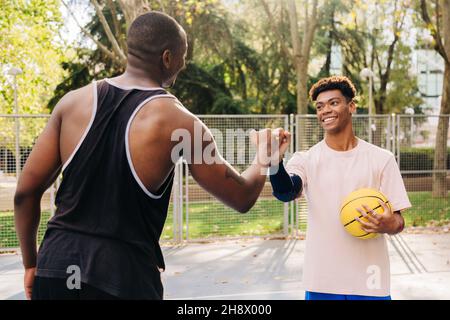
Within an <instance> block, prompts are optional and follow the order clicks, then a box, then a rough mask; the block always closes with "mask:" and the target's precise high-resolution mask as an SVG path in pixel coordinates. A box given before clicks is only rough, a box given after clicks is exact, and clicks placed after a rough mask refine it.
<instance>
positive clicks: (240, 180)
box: [225, 161, 268, 213]
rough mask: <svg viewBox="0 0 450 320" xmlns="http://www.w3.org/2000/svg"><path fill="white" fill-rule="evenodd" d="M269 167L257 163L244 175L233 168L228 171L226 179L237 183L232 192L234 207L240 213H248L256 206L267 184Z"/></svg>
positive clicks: (254, 162)
mask: <svg viewBox="0 0 450 320" xmlns="http://www.w3.org/2000/svg"><path fill="white" fill-rule="evenodd" d="M267 170H268V166H265V165H262V164H260V163H258V162H257V161H253V163H252V164H251V165H250V166H249V167H248V168H247V169H246V170H245V171H244V172H243V173H242V174H239V173H238V172H237V171H236V170H234V168H232V167H231V166H230V167H228V168H227V170H226V173H225V174H226V177H227V178H230V179H233V180H234V181H235V182H237V185H236V188H234V190H232V191H231V192H232V193H233V196H232V198H234V200H232V201H231V203H230V204H232V207H233V208H235V209H236V210H237V211H239V212H242V213H243V212H247V211H248V210H250V208H251V207H253V205H254V204H255V202H256V200H257V199H258V197H259V194H260V193H261V191H262V189H263V187H264V184H265V182H266V177H267V175H266V173H267Z"/></svg>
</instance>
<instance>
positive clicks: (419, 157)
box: [400, 148, 450, 171]
mask: <svg viewBox="0 0 450 320" xmlns="http://www.w3.org/2000/svg"><path fill="white" fill-rule="evenodd" d="M447 153H448V156H447V169H450V148H449V149H448V151H447ZM433 163H434V149H433V148H420V149H419V148H402V149H400V170H408V171H409V170H433Z"/></svg>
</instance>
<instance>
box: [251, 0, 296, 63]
mask: <svg viewBox="0 0 450 320" xmlns="http://www.w3.org/2000/svg"><path fill="white" fill-rule="evenodd" d="M259 2H260V3H261V5H262V6H263V8H264V11H265V12H266V14H267V17H268V18H269V25H270V28H271V29H272V31H273V32H274V33H275V35H276V36H277V37H278V38H279V39H280V45H281V50H282V51H283V52H284V54H285V55H286V57H289V58H290V59H292V53H291V51H290V50H289V48H288V47H287V46H286V44H285V41H283V40H284V38H283V35H282V34H281V33H280V31H279V30H278V28H277V27H275V25H274V21H275V20H274V17H273V15H272V13H271V11H270V9H269V6H268V4H267V2H266V1H264V0H259Z"/></svg>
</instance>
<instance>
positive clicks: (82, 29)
mask: <svg viewBox="0 0 450 320" xmlns="http://www.w3.org/2000/svg"><path fill="white" fill-rule="evenodd" d="M61 2H62V4H63V5H64V6H65V7H66V8H67V11H68V12H69V14H70V15H71V16H72V18H73V19H74V21H75V23H76V24H77V26H78V27H79V28H80V30H81V31H82V32H83V33H84V34H85V35H86V36H87V37H88V38H89V39H91V40H92V41H94V43H95V44H96V45H97V47H98V48H99V49H100V50H101V51H102V52H103V53H104V54H105V55H106V56H108V57H109V58H110V59H111V60H112V61H114V62H116V63H118V64H120V65H121V64H122V63H121V61H120V59H119V57H117V56H116V55H115V54H114V52H112V51H110V50H109V49H108V48H107V47H106V46H105V45H103V44H102V43H101V42H100V41H98V40H97V39H96V38H95V37H94V36H93V35H92V34H91V33H90V32H89V31H88V30H87V29H86V28H85V27H83V26H81V24H80V23H79V22H78V20H77V18H76V17H75V15H74V14H73V12H72V10H71V9H70V8H69V6H68V5H67V4H66V2H65V1H64V0H63V1H61Z"/></svg>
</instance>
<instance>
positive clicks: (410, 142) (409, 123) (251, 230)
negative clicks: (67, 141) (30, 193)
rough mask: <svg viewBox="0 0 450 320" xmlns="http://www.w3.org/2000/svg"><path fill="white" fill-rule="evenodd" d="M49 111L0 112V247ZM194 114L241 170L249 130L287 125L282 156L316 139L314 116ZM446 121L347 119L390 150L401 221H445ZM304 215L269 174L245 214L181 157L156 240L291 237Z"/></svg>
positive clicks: (10, 231) (449, 209)
mask: <svg viewBox="0 0 450 320" xmlns="http://www.w3.org/2000/svg"><path fill="white" fill-rule="evenodd" d="M48 117H49V116H48V115H36V116H13V115H0V125H1V126H0V128H1V129H0V248H3V249H4V248H16V247H18V240H17V237H16V235H15V230H14V215H13V209H14V204H13V197H14V191H15V188H16V183H17V176H18V174H20V170H21V168H22V167H23V165H24V163H25V160H26V158H27V156H28V155H29V153H30V151H31V148H32V146H33V144H34V142H35V140H36V137H37V136H38V134H39V133H40V132H41V131H42V129H43V127H44V126H45V124H46V122H47V120H48ZM200 118H201V119H202V121H203V122H204V123H205V124H206V125H207V126H208V127H209V128H210V129H211V132H212V133H213V135H214V137H215V139H216V142H217V146H218V149H219V151H220V153H221V154H222V155H223V157H224V158H225V159H226V160H227V161H228V162H230V163H231V164H232V165H233V166H234V167H235V168H237V169H238V170H239V171H240V172H242V171H243V170H245V169H246V168H247V167H248V165H249V164H250V162H251V160H252V159H253V156H254V153H255V150H254V149H252V146H251V144H250V142H249V138H248V133H249V131H250V130H251V129H256V130H257V129H262V128H267V127H273V128H274V127H283V128H285V129H288V130H290V131H291V132H292V133H293V135H294V137H293V143H292V144H291V147H290V152H289V153H288V154H287V156H286V157H287V159H289V157H290V156H291V155H292V153H293V152H294V150H306V149H308V148H310V147H311V146H313V145H314V144H316V143H317V142H319V141H320V140H321V139H323V131H322V129H321V127H320V125H319V123H318V122H317V119H316V117H315V116H309V115H307V116H293V115H291V116H286V115H220V116H219V115H215V116H212V115H208V116H200ZM448 120H449V117H448V116H445V117H444V116H441V117H439V116H423V115H422V116H419V115H414V116H406V115H397V116H391V115H378V116H371V119H370V120H369V118H368V116H367V115H355V116H354V117H353V125H354V130H355V133H356V135H357V136H358V137H360V138H362V139H364V140H366V141H369V142H372V143H374V144H376V145H378V146H380V147H382V148H385V149H388V150H390V151H392V152H393V153H394V154H395V155H396V158H397V161H398V163H399V165H400V169H401V172H402V175H403V179H404V182H405V186H406V189H407V191H408V194H409V197H410V200H411V202H412V204H413V208H411V209H410V210H408V211H407V212H406V214H405V218H406V220H407V224H408V225H427V224H440V223H445V222H446V221H448V219H450V200H449V198H450V197H449V196H448V190H449V186H450V156H447V158H445V159H444V160H445V161H446V166H442V156H443V153H442V152H440V153H439V152H438V154H436V152H435V150H438V149H436V140H439V139H436V137H440V136H439V134H438V127H439V125H440V126H442V127H443V129H441V132H444V131H445V127H446V126H447V128H448ZM446 121H447V122H446ZM17 133H18V134H17ZM441 135H442V134H441ZM440 141H444V142H443V143H445V142H446V148H444V149H443V148H440V149H439V150H441V151H442V150H446V152H447V154H448V153H450V151H449V149H448V147H449V141H450V137H449V133H448V129H447V131H445V136H443V137H442V136H441V139H440ZM440 143H441V144H442V142H440ZM17 154H19V157H16V155H17ZM444 156H445V154H444ZM436 160H437V161H436ZM437 164H439V165H440V166H439V165H437ZM55 191H56V186H52V187H51V188H50V189H49V190H47V191H46V193H45V194H44V197H43V199H42V204H41V208H42V213H43V214H42V219H41V226H40V229H39V239H41V238H42V236H43V232H44V231H45V225H46V222H47V220H48V219H49V218H50V217H51V215H52V214H53V212H54V207H53V203H54V195H55ZM307 214H308V208H307V204H306V201H305V200H304V198H301V199H299V200H297V201H295V202H291V203H289V204H284V203H281V202H279V201H277V200H276V199H275V198H274V197H273V196H272V189H271V187H270V183H269V181H268V180H267V182H266V185H265V187H264V189H263V191H262V193H261V195H260V197H259V199H258V201H257V203H256V204H255V206H254V207H253V208H252V209H251V210H250V212H249V213H247V214H239V213H237V212H235V211H234V210H232V209H230V208H228V207H226V206H224V205H223V204H222V203H220V202H219V201H217V200H216V199H214V198H213V197H212V196H211V195H210V194H208V193H207V192H205V191H204V190H203V189H202V188H201V187H200V186H198V184H197V183H196V182H195V181H194V180H193V178H192V176H191V175H190V174H189V169H188V165H187V164H186V163H185V162H180V163H179V164H177V166H176V168H175V179H174V186H173V190H172V198H171V202H170V207H169V213H168V218H167V221H166V224H165V227H164V231H163V235H162V238H161V240H162V241H175V242H180V241H185V240H202V239H219V238H220V239H222V238H236V237H239V238H243V237H255V236H278V235H280V236H287V235H298V234H300V233H303V232H304V231H305V229H306V221H307Z"/></svg>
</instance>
